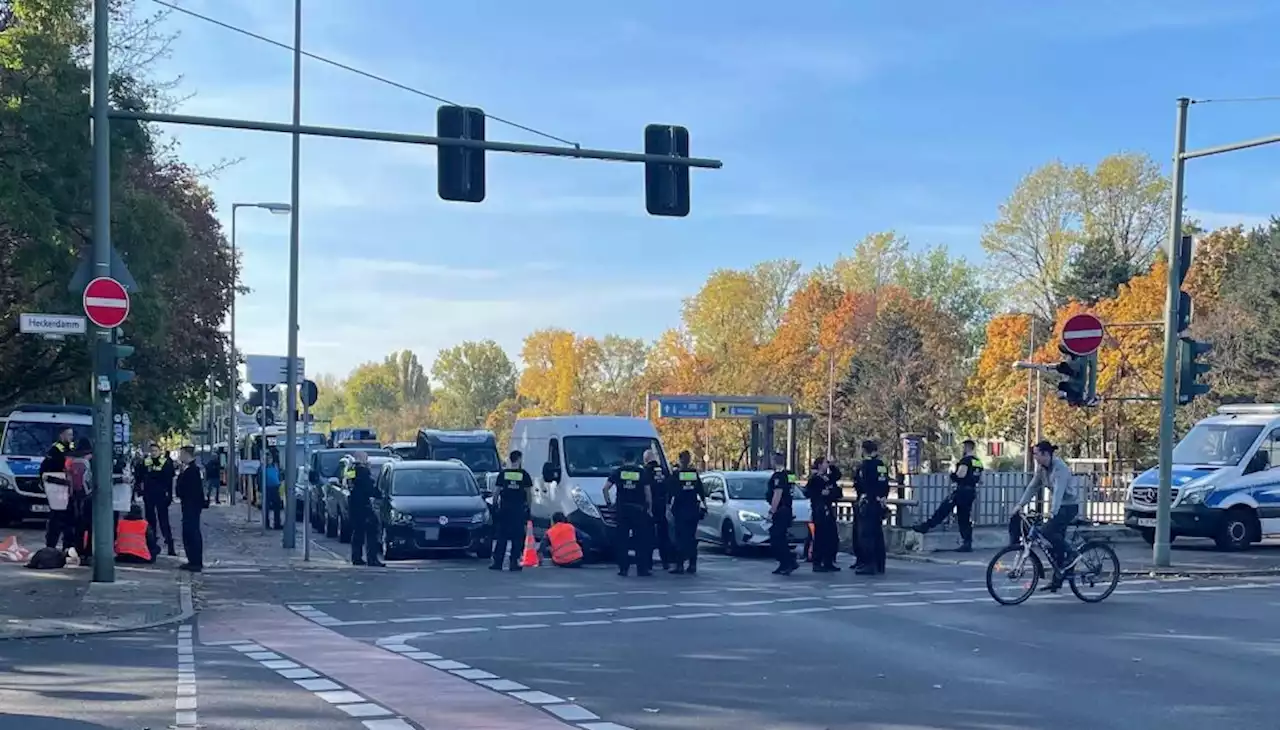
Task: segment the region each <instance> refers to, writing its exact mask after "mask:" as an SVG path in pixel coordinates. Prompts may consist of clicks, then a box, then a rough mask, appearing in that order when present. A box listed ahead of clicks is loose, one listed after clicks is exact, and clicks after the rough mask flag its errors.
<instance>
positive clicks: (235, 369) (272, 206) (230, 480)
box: [227, 203, 293, 505]
mask: <svg viewBox="0 0 1280 730" xmlns="http://www.w3.org/2000/svg"><path fill="white" fill-rule="evenodd" d="M241 208H259V209H261V210H265V211H268V212H270V213H271V214H272V215H287V214H289V213H292V212H293V207H292V206H290V205H289V204H288V203H232V204H231V389H230V392H229V393H228V394H227V395H228V398H229V399H230V405H228V407H227V410H228V412H229V415H228V418H227V421H228V422H227V491H228V492H230V498H231V504H232V505H234V504H235V503H236V488H237V487H238V486H239V481H240V469H239V463H238V459H239V452H238V449H237V445H236V410H237V401H238V400H239V399H238V398H237V397H236V396H237V395H238V394H239V390H240V383H239V382H238V380H239V375H240V358H239V357H238V356H237V355H236V287H237V286H238V285H239V283H240V264H239V259H238V258H236V212H237V211H239V210H240V209H241Z"/></svg>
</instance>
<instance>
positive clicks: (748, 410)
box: [725, 406, 760, 416]
mask: <svg viewBox="0 0 1280 730" xmlns="http://www.w3.org/2000/svg"><path fill="white" fill-rule="evenodd" d="M725 410H726V411H727V414H726V415H729V416H758V415H760V406H726V407H725Z"/></svg>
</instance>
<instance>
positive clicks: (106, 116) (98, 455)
mask: <svg viewBox="0 0 1280 730" xmlns="http://www.w3.org/2000/svg"><path fill="white" fill-rule="evenodd" d="M109 6H110V2H109V0H93V84H92V94H93V276H94V278H96V277H100V276H110V275H111V119H110V107H109V105H108V104H109V102H110V84H109V82H110V71H109V66H108V65H107V62H108V48H109V46H108V43H110V38H108V36H107V30H108V29H107V14H108V12H109V10H110V8H109ZM111 334H112V330H109V329H104V328H101V327H94V328H93V334H92V337H94V338H96V340H97V341H99V342H102V343H104V345H105V343H106V342H108V341H110V339H111ZM109 349H110V348H108V347H106V346H103V347H91V348H90V351H91V352H95V353H98V355H97V356H96V357H94V362H93V405H94V408H93V434H94V436H93V485H94V493H93V554H94V556H95V557H96V558H97V559H96V560H94V561H93V580H94V582H95V583H114V582H115V579H116V564H115V561H114V560H112V559H111V557H110V556H112V555H115V545H114V544H113V543H114V542H115V539H114V538H115V524H114V522H115V520H114V519H113V518H114V517H115V514H114V513H113V512H112V509H111V507H112V504H111V502H112V497H113V496H114V483H113V481H114V480H113V479H112V472H113V471H114V469H113V468H112V467H113V464H114V459H113V458H112V454H111V379H112V377H111V376H112V375H113V373H114V371H115V365H116V364H115V362H112V361H111V359H112V358H107V357H105V356H104V355H105V353H107V352H108V351H109Z"/></svg>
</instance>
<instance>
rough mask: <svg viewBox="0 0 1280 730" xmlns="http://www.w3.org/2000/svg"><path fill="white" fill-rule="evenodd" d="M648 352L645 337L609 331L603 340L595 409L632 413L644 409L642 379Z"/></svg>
mask: <svg viewBox="0 0 1280 730" xmlns="http://www.w3.org/2000/svg"><path fill="white" fill-rule="evenodd" d="M648 353H649V348H648V347H647V346H646V345H645V343H644V340H639V339H633V338H630V337H619V336H618V335H607V336H606V337H604V338H603V339H601V340H600V342H599V360H598V362H597V363H596V367H597V373H596V377H595V378H594V381H595V393H594V394H593V396H592V403H591V407H590V408H591V410H592V411H595V412H596V413H619V414H632V413H639V412H640V411H642V410H644V406H643V405H641V404H642V403H644V392H643V388H642V387H641V385H640V383H641V379H642V378H643V376H644V365H645V358H646V357H648Z"/></svg>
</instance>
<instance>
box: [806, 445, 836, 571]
mask: <svg viewBox="0 0 1280 730" xmlns="http://www.w3.org/2000/svg"><path fill="white" fill-rule="evenodd" d="M839 474H840V472H839V471H836V472H835V477H834V478H833V477H832V466H831V463H830V462H829V461H827V459H826V457H822V456H819V457H818V458H817V459H814V461H813V471H812V472H811V473H810V475H809V481H808V482H807V483H806V484H805V486H804V496H806V497H808V498H809V507H810V511H811V513H812V515H813V547H812V554H813V572H815V573H834V572H836V571H838V570H840V566H838V565H836V555H837V554H838V553H839V552H840V534H839V528H837V527H836V502H839V501H840V498H841V496H842V494H841V489H840V485H839V483H838V480H839Z"/></svg>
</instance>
